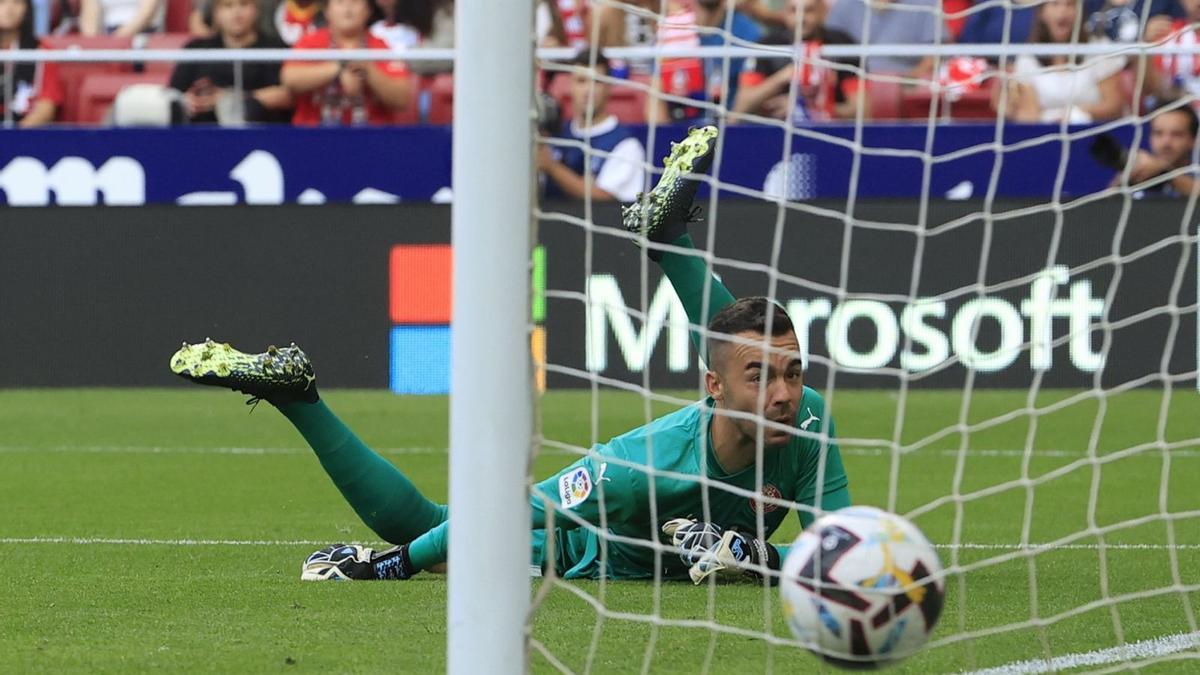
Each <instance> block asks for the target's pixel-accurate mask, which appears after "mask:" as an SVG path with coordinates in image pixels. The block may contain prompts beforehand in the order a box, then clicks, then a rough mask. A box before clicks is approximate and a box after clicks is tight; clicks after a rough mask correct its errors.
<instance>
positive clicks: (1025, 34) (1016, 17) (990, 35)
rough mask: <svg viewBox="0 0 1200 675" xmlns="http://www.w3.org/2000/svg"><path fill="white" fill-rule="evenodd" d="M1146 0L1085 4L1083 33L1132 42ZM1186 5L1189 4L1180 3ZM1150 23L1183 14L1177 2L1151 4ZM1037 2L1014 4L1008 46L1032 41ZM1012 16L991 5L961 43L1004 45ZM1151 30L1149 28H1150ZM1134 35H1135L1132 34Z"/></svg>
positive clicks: (973, 19)
mask: <svg viewBox="0 0 1200 675" xmlns="http://www.w3.org/2000/svg"><path fill="white" fill-rule="evenodd" d="M1146 1H1147V0H1132V2H1131V1H1129V0H1124V1H1122V0H1083V16H1084V19H1085V25H1084V26H1083V27H1082V28H1081V30H1082V31H1084V32H1087V33H1089V34H1092V35H1095V36H1097V37H1099V36H1101V35H1103V36H1107V37H1108V38H1110V39H1112V40H1117V41H1120V42H1131V41H1133V40H1134V39H1136V38H1137V27H1138V26H1139V25H1140V24H1141V17H1142V12H1143V11H1145V4H1146ZM1180 1H1186V0H1180ZM1149 3H1150V9H1149V14H1148V15H1147V16H1148V17H1149V18H1150V19H1153V18H1155V17H1160V16H1161V17H1163V18H1165V19H1166V20H1167V21H1168V22H1170V21H1171V20H1172V18H1171V17H1174V16H1177V15H1179V14H1180V10H1179V9H1178V7H1177V5H1176V2H1175V0H1149ZM1037 8H1038V0H1015V5H1014V6H1013V7H1012V24H1011V26H1010V27H1009V34H1008V40H1007V42H1008V43H1009V44H1018V43H1021V42H1028V41H1029V33H1030V31H1032V30H1033V22H1034V18H1035V15H1036V14H1037ZM1008 13H1009V9H1008V7H1006V6H1005V5H1003V4H1000V5H988V6H986V7H983V8H981V9H979V10H978V11H975V12H973V13H972V14H971V15H970V16H968V17H967V23H966V25H965V26H964V27H963V31H962V33H960V34H959V36H958V41H959V42H961V43H1002V42H1005V39H1004V21H1005V16H1006V15H1007V14H1008ZM1147 26H1149V24H1147ZM1131 31H1132V32H1131Z"/></svg>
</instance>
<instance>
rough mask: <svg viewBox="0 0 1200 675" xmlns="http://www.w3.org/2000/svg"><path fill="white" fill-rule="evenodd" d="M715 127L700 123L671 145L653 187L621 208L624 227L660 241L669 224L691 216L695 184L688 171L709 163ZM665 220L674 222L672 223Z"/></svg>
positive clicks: (679, 225) (703, 170)
mask: <svg viewBox="0 0 1200 675" xmlns="http://www.w3.org/2000/svg"><path fill="white" fill-rule="evenodd" d="M717 134H718V132H717V128H716V127H714V126H711V125H710V126H704V127H699V128H695V129H692V130H691V131H689V132H688V135H687V136H686V137H685V138H684V139H683V140H682V141H680V142H678V143H672V144H671V154H670V155H668V156H667V157H666V158H665V159H663V173H662V176H661V177H659V179H658V183H656V184H655V186H654V189H653V190H651V191H650V192H649V193H646V194H639V195H638V198H637V201H636V202H634V203H633V204H629V205H627V206H625V207H624V209H623V210H622V213H621V216H622V224H623V225H624V226H625V229H626V230H628V231H629V232H633V233H635V234H640V235H642V236H645V237H648V238H650V239H651V240H655V241H662V240H664V239H669V238H670V237H669V236H668V237H664V236H663V232H664V231H669V230H670V229H671V228H670V227H669V225H675V226H676V228H678V229H684V228H685V227H686V223H687V221H688V220H690V219H691V218H692V215H693V214H692V199H693V198H694V197H695V194H696V189H697V187H699V185H698V183H696V182H695V180H694V179H688V178H687V176H688V175H689V174H697V175H698V174H703V173H706V172H707V171H708V168H709V165H710V164H711V163H712V155H713V150H714V149H715V148H716V138H717ZM669 221H675V222H673V223H671V222H669Z"/></svg>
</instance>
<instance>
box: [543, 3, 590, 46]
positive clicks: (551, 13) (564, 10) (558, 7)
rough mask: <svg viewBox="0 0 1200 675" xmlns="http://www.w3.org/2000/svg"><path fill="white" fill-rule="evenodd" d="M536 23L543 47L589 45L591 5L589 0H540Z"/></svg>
mask: <svg viewBox="0 0 1200 675" xmlns="http://www.w3.org/2000/svg"><path fill="white" fill-rule="evenodd" d="M536 17H537V18H536V21H535V25H536V26H537V28H536V31H535V32H536V34H537V36H538V44H539V45H540V46H542V47H571V48H572V49H576V50H579V49H583V48H585V47H587V43H588V38H589V37H591V35H590V28H589V26H590V19H591V7H590V5H589V3H588V2H587V0H538V3H537V14H536Z"/></svg>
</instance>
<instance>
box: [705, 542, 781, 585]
mask: <svg viewBox="0 0 1200 675" xmlns="http://www.w3.org/2000/svg"><path fill="white" fill-rule="evenodd" d="M780 566H781V565H780V560H779V550H778V549H776V548H775V547H774V546H772V545H770V544H768V543H767V542H765V541H762V540H761V539H755V538H753V537H750V536H747V535H744V534H742V533H741V532H734V531H733V530H729V531H727V532H726V533H725V534H724V536H722V537H721V541H719V542H717V544H716V545H715V546H713V547H711V548H709V549H708V550H707V551H705V552H704V553H703V555H701V556H700V557H699V558H698V559H697V560H696V563H695V564H694V565H692V568H691V569H690V570H688V576H690V577H691V578H692V583H695V584H699V583H700V582H702V581H704V580H705V579H707V578H708V576H709V575H710V574H713V573H714V572H720V573H721V574H722V575H725V576H747V577H750V578H752V579H762V575H763V569H764V568H765V569H767V570H774V571H779V568H780ZM776 581H777V580H776V578H775V577H774V576H772V577H771V583H773V584H774V583H776Z"/></svg>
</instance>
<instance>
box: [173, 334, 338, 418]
mask: <svg viewBox="0 0 1200 675" xmlns="http://www.w3.org/2000/svg"><path fill="white" fill-rule="evenodd" d="M171 372H173V373H175V374H176V375H178V376H180V377H182V378H184V379H187V380H191V381H192V382H195V383H197V384H208V385H212V386H215V387H225V388H227V389H232V390H234V391H240V392H242V393H243V394H249V395H250V396H252V397H254V398H253V399H251V401H254V400H256V399H265V400H267V401H268V402H270V403H276V404H278V403H287V402H291V401H307V402H309V403H313V402H316V400H317V398H318V396H317V377H316V375H314V374H313V369H312V363H311V362H310V361H309V360H308V356H307V355H305V353H304V352H303V351H301V350H300V348H299V347H297V346H296V345H295V343H292V345H291V346H288V347H275V346H270V347H267V351H265V352H262V353H261V354H247V353H245V352H240V351H238V350H236V349H234V348H233V347H231V346H229V344H228V343H220V342H214V341H213V340H211V339H206V340H205V341H204V342H202V343H200V344H198V345H189V344H188V343H186V342H185V343H183V347H181V348H180V349H179V351H177V352H175V355H174V356H172V357H171Z"/></svg>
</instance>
